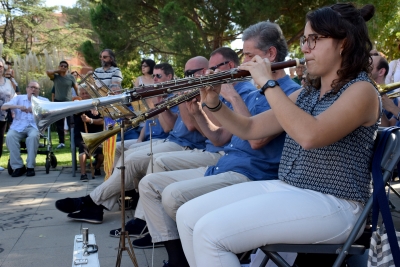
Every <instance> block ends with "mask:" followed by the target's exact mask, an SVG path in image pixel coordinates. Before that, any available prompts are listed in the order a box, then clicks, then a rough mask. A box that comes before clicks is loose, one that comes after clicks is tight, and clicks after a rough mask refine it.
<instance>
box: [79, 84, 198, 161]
mask: <svg viewBox="0 0 400 267" xmlns="http://www.w3.org/2000/svg"><path fill="white" fill-rule="evenodd" d="M198 95H200V89H198V88H197V89H193V90H192V91H190V92H188V93H186V94H183V95H178V96H175V97H172V98H170V99H166V100H165V101H163V102H161V103H160V104H158V105H157V106H156V107H155V108H152V109H150V110H149V111H147V112H143V113H141V114H140V115H138V116H137V117H136V118H134V119H131V120H130V121H129V122H128V123H126V126H125V127H126V128H128V127H132V128H135V127H137V126H139V124H140V123H142V122H144V121H146V120H147V119H149V118H152V117H154V116H156V115H158V114H160V113H161V112H164V111H165V110H167V109H170V108H172V107H174V106H177V105H179V104H181V103H183V102H186V101H189V100H191V99H193V98H194V97H196V96H198ZM120 131H121V126H116V127H114V128H113V129H111V130H106V131H102V132H98V133H81V135H82V139H83V142H84V143H85V145H86V147H87V151H88V152H89V153H90V154H92V153H93V152H94V151H95V150H96V148H97V147H99V146H100V145H101V143H103V142H104V141H105V140H107V139H108V138H110V137H111V136H113V135H115V134H117V133H119V132H120Z"/></svg>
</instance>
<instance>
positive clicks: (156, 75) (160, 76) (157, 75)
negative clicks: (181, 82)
mask: <svg viewBox="0 0 400 267" xmlns="http://www.w3.org/2000/svg"><path fill="white" fill-rule="evenodd" d="M156 77H157V79H161V78H162V77H163V76H162V74H158V73H157V74H153V79H154V78H156Z"/></svg>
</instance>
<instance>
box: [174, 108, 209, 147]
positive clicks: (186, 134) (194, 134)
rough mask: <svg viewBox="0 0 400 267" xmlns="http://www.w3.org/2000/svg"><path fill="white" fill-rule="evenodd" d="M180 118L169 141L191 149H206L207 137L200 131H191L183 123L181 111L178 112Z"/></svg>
mask: <svg viewBox="0 0 400 267" xmlns="http://www.w3.org/2000/svg"><path fill="white" fill-rule="evenodd" d="M177 114H178V118H177V119H176V122H175V125H174V128H173V129H172V131H171V132H170V133H169V136H168V138H167V140H168V141H170V142H174V143H176V144H178V145H180V146H185V147H186V146H187V147H189V148H191V149H194V148H197V149H204V148H205V143H204V141H205V140H206V138H205V137H204V136H203V135H202V134H201V133H199V132H198V131H189V130H188V128H187V127H186V125H185V124H184V123H183V120H182V117H181V115H180V112H179V111H178V112H177Z"/></svg>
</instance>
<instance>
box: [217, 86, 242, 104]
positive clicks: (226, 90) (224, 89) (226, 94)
mask: <svg viewBox="0 0 400 267" xmlns="http://www.w3.org/2000/svg"><path fill="white" fill-rule="evenodd" d="M220 95H221V96H222V97H223V98H225V99H226V100H227V101H228V102H232V99H233V98H234V97H240V96H239V94H238V92H237V91H236V90H235V88H234V87H233V84H231V83H226V84H222V85H221V92H220Z"/></svg>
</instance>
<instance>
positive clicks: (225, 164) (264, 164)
mask: <svg viewBox="0 0 400 267" xmlns="http://www.w3.org/2000/svg"><path fill="white" fill-rule="evenodd" d="M278 83H279V85H280V87H281V88H282V90H283V91H284V92H285V93H286V95H290V94H291V93H293V92H294V91H296V90H298V89H299V88H300V85H298V84H297V83H295V82H293V81H292V80H291V79H290V77H289V76H287V75H286V76H285V77H283V78H281V79H278ZM244 102H245V104H246V106H247V107H248V109H249V111H250V114H251V115H252V116H254V115H257V114H259V113H262V112H264V111H266V110H269V109H270V108H271V107H270V105H269V103H268V101H267V99H266V98H265V96H264V95H261V94H260V92H259V91H258V90H257V91H254V92H252V93H250V94H249V95H248V96H247V98H246V99H245V100H244ZM285 136H286V134H285V133H282V134H280V135H279V136H277V137H276V138H275V139H273V140H271V141H270V142H269V143H268V144H266V145H265V146H263V147H262V148H260V149H252V148H251V146H250V143H249V142H248V141H246V140H242V139H240V138H239V137H237V136H235V135H234V136H232V139H231V142H230V143H229V144H228V145H227V146H225V148H224V152H225V155H224V156H223V157H221V158H220V160H219V161H218V162H217V165H215V166H211V167H209V168H208V169H207V171H206V173H205V176H210V175H216V174H219V173H224V172H227V171H234V172H237V173H240V174H243V175H245V176H246V177H248V178H249V179H251V180H254V181H256V180H271V179H278V167H279V161H280V159H281V155H282V148H283V143H284V141H285Z"/></svg>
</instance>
